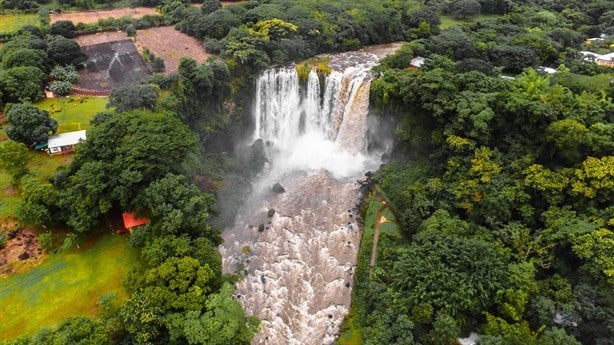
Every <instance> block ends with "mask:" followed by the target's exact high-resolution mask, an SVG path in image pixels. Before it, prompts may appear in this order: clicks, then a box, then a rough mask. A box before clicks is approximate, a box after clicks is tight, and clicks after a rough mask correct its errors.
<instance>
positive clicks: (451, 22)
mask: <svg viewBox="0 0 614 345" xmlns="http://www.w3.org/2000/svg"><path fill="white" fill-rule="evenodd" d="M497 17H499V16H498V15H489V14H481V15H479V16H476V17H474V18H471V19H454V18H452V17H450V16H443V15H442V16H440V17H439V18H440V19H441V24H439V28H440V29H442V30H443V29H449V28H452V27H455V26H460V25H468V24H473V23H475V22H479V21H480V20H487V19H492V18H497Z"/></svg>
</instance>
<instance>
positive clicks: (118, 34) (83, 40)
mask: <svg viewBox="0 0 614 345" xmlns="http://www.w3.org/2000/svg"><path fill="white" fill-rule="evenodd" d="M127 39H130V37H128V35H126V34H125V33H124V32H123V31H106V32H99V33H96V34H89V35H79V36H77V37H76V38H75V41H77V43H78V44H79V45H80V46H81V47H86V46H91V45H94V44H99V43H107V42H113V41H123V40H127Z"/></svg>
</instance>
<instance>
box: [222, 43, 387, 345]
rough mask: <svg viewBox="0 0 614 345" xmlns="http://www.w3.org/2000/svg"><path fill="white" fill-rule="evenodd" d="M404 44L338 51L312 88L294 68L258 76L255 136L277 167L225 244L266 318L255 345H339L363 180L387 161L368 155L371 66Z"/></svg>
mask: <svg viewBox="0 0 614 345" xmlns="http://www.w3.org/2000/svg"><path fill="white" fill-rule="evenodd" d="M397 48H398V45H389V46H386V47H382V46H378V47H373V48H371V49H369V50H365V51H360V52H351V53H342V54H335V55H330V56H329V58H330V61H329V66H331V67H332V68H333V72H332V73H331V74H330V75H328V76H326V77H319V76H318V75H317V74H316V73H315V72H314V71H312V72H311V73H310V74H309V78H308V80H307V81H306V82H304V83H301V82H300V81H299V79H298V76H297V72H296V71H295V69H294V68H276V69H270V70H267V71H265V72H264V73H263V74H262V75H261V76H260V78H259V79H258V82H257V90H256V92H257V93H256V98H255V106H254V112H253V114H254V127H255V129H254V133H253V137H252V140H258V139H261V140H263V141H264V143H265V148H266V149H267V155H268V158H269V163H268V164H267V165H266V166H265V169H264V171H263V172H262V174H261V176H260V177H259V179H258V181H256V183H255V185H254V192H253V193H252V194H251V195H249V196H246V202H245V205H244V206H243V207H242V208H241V209H240V210H239V212H238V215H237V219H236V221H235V226H234V227H233V228H232V229H227V230H226V231H225V232H224V234H223V237H224V245H223V246H222V247H221V248H220V251H221V253H222V257H223V263H224V269H225V270H226V271H228V272H236V271H239V272H240V273H241V274H243V276H244V279H243V280H241V281H240V282H239V283H238V284H237V293H236V296H237V298H238V299H239V300H240V301H241V303H242V304H243V306H244V308H245V310H246V312H247V314H249V315H254V316H257V317H258V318H259V319H261V320H262V323H261V326H260V331H259V333H258V334H257V335H256V337H255V339H254V344H297V345H298V344H301V345H303V344H332V343H333V342H334V340H335V338H336V335H337V333H338V332H339V326H340V325H341V323H342V321H343V317H344V315H345V314H346V313H347V312H348V309H349V306H350V302H351V285H352V283H353V273H354V268H355V265H356V255H357V250H358V245H359V241H360V227H359V224H358V222H357V219H356V218H357V214H356V211H357V210H356V203H357V202H358V199H359V183H358V182H357V181H356V180H357V179H359V178H361V177H362V176H363V175H364V172H366V171H367V170H370V169H373V168H376V167H377V166H378V164H379V163H380V160H379V157H380V154H381V152H380V153H379V154H377V153H374V154H371V155H370V154H369V153H368V152H367V150H366V148H367V139H366V132H367V122H366V117H367V111H368V105H369V103H368V100H369V86H370V80H371V78H372V76H371V74H370V69H371V67H373V66H374V65H375V64H376V63H377V61H378V60H379V59H380V58H381V57H382V56H383V55H385V54H388V53H390V52H392V51H394V50H395V49H397ZM321 82H323V84H320V83H321ZM275 183H280V184H281V185H282V186H283V187H284V188H285V192H283V193H274V192H272V191H271V186H273V184H275ZM272 210H274V211H275V213H274V214H272V213H273V211H272Z"/></svg>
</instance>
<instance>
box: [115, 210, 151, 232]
mask: <svg viewBox="0 0 614 345" xmlns="http://www.w3.org/2000/svg"><path fill="white" fill-rule="evenodd" d="M122 218H123V220H124V229H125V230H123V231H121V232H120V233H127V232H129V233H132V229H134V228H135V227H137V226H141V225H145V224H147V223H149V218H145V217H143V218H138V217H137V216H136V212H124V213H122Z"/></svg>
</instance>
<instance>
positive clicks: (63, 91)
mask: <svg viewBox="0 0 614 345" xmlns="http://www.w3.org/2000/svg"><path fill="white" fill-rule="evenodd" d="M71 89H72V83H71V82H69V81H63V80H54V81H52V82H51V85H50V86H49V90H51V92H53V93H54V94H56V95H58V96H66V95H68V94H69V93H70V90H71Z"/></svg>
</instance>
